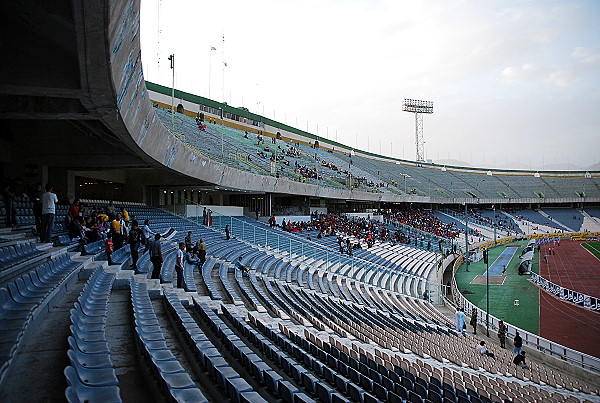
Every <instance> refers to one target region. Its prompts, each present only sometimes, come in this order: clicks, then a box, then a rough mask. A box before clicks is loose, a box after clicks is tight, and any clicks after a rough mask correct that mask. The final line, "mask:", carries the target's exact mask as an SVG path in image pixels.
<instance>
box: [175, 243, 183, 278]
mask: <svg viewBox="0 0 600 403" xmlns="http://www.w3.org/2000/svg"><path fill="white" fill-rule="evenodd" d="M184 250H185V243H183V242H179V249H177V256H176V259H177V260H176V261H175V273H176V274H177V288H183V255H184V253H183V251H184Z"/></svg>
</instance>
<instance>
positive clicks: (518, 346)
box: [513, 332, 523, 355]
mask: <svg viewBox="0 0 600 403" xmlns="http://www.w3.org/2000/svg"><path fill="white" fill-rule="evenodd" d="M513 346H514V347H515V348H514V349H513V354H514V355H519V354H521V348H522V347H523V339H522V338H521V335H519V332H517V333H516V334H515V339H514V341H513Z"/></svg>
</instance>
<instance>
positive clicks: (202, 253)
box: [194, 238, 206, 267]
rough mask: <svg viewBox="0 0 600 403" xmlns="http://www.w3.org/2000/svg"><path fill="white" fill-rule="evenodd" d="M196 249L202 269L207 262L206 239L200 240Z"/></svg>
mask: <svg viewBox="0 0 600 403" xmlns="http://www.w3.org/2000/svg"><path fill="white" fill-rule="evenodd" d="M194 249H196V250H195V252H196V255H197V256H198V259H200V267H202V265H204V262H206V242H204V239H202V238H200V240H199V241H198V242H197V243H196V247H195V248H194Z"/></svg>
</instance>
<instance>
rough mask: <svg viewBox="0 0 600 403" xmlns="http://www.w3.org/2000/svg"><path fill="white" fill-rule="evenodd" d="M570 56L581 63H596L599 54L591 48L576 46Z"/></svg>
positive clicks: (599, 58)
mask: <svg viewBox="0 0 600 403" xmlns="http://www.w3.org/2000/svg"><path fill="white" fill-rule="evenodd" d="M571 57H573V58H575V59H579V60H580V61H581V62H582V63H587V64H596V63H598V61H599V60H600V55H599V54H598V53H595V52H594V51H593V49H590V48H586V47H583V46H578V47H576V48H575V49H573V52H572V53H571Z"/></svg>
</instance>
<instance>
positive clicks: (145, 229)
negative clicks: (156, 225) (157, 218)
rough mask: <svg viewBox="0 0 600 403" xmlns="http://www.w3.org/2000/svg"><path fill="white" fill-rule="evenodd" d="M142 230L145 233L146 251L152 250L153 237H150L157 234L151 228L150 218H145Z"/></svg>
mask: <svg viewBox="0 0 600 403" xmlns="http://www.w3.org/2000/svg"><path fill="white" fill-rule="evenodd" d="M142 232H143V233H144V245H146V247H145V248H144V253H146V252H148V251H149V250H150V242H151V241H152V239H151V238H150V237H151V236H152V235H155V233H154V231H152V230H151V229H150V220H144V227H143V228H142Z"/></svg>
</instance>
